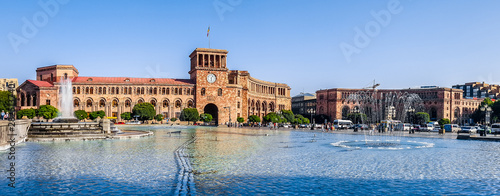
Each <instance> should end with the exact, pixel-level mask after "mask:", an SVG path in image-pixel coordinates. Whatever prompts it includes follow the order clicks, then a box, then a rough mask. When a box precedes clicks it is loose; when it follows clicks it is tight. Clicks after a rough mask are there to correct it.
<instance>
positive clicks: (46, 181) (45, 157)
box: [0, 126, 500, 195]
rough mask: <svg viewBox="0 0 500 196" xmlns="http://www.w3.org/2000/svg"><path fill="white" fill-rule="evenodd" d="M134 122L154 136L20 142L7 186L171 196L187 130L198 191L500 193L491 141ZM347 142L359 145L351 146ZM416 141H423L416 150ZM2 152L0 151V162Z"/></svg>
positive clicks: (496, 146) (496, 147) (26, 190)
mask: <svg viewBox="0 0 500 196" xmlns="http://www.w3.org/2000/svg"><path fill="white" fill-rule="evenodd" d="M120 128H121V129H127V127H120ZM131 128H133V129H139V128H140V127H134V126H132V127H131ZM141 129H144V130H152V131H153V132H154V133H155V135H154V136H152V137H148V138H140V139H126V140H104V141H72V142H55V143H52V142H48V143H31V142H29V143H25V144H21V145H20V146H19V147H18V148H17V149H16V153H17V154H18V156H16V158H18V159H16V171H18V173H16V177H18V179H17V183H18V184H17V188H16V189H15V191H16V192H15V193H17V194H30V193H31V194H35V193H36V194H52V193H55V194H91V195H96V194H115V195H117V194H125V193H127V194H141V195H142V194H162V195H165V194H166V195H171V194H173V191H174V190H175V188H176V184H177V179H176V177H177V172H178V171H179V168H178V167H177V164H176V161H175V158H174V153H173V152H174V150H175V149H176V148H177V147H179V146H180V145H181V144H182V143H184V142H186V141H187V140H188V139H189V138H190V137H191V135H195V136H196V138H197V140H196V142H195V143H193V144H191V145H188V146H187V149H186V154H187V155H188V158H189V160H190V161H191V165H192V167H193V169H194V170H195V171H194V174H195V176H194V178H195V186H196V192H197V194H199V195H248V194H251V195H254V194H265V195H290V194H295V195H297V194H299V195H303V194H316V195H332V194H333V195H336V194H340V195H366V194H375V195H382V194H388V195H429V194H431V195H436V194H439V195H448V194H467V195H498V194H500V191H499V189H498V184H500V180H498V179H499V176H500V170H499V167H496V165H497V164H498V162H499V161H500V143H497V142H495V143H491V142H480V141H458V140H450V139H447V140H443V139H425V138H409V139H410V140H405V139H406V138H404V137H403V138H401V143H402V144H405V145H408V146H410V147H412V148H410V149H407V148H404V149H400V150H386V149H370V150H364V149H362V150H350V149H349V148H341V147H337V146H334V145H332V144H335V143H339V144H340V143H342V141H363V140H364V136H362V135H343V134H331V133H318V132H301V131H283V130H278V131H276V130H268V129H262V130H257V129H255V130H247V129H230V128H210V127H197V128H196V129H194V128H184V129H178V128H173V127H159V126H152V127H142V128H141ZM179 130H180V131H181V133H180V134H169V132H172V131H179ZM373 139H376V138H373ZM431 144H432V145H431ZM356 145H358V146H359V145H361V146H363V145H365V144H355V143H354V144H352V145H351V146H356ZM421 145H424V146H426V147H425V148H417V147H418V146H421ZM369 147H371V148H374V147H373V146H369ZM391 147H392V146H391ZM6 159H7V156H6V153H5V152H1V153H0V164H1V165H2V168H3V167H5V166H6V164H7V163H8V162H7V160H6ZM0 183H2V184H4V185H5V186H0V192H1V193H2V195H4V193H12V192H11V191H12V189H9V188H8V187H7V186H6V184H7V181H6V179H5V178H3V177H2V178H1V180H0ZM15 193H13V194H15Z"/></svg>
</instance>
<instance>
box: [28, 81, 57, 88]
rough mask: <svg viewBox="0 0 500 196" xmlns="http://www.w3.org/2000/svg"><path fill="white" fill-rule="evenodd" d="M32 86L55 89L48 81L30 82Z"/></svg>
mask: <svg viewBox="0 0 500 196" xmlns="http://www.w3.org/2000/svg"><path fill="white" fill-rule="evenodd" d="M28 82H30V83H31V84H33V85H35V86H38V87H53V86H54V85H52V84H51V83H49V82H47V81H38V80H28Z"/></svg>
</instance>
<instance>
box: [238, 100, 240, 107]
mask: <svg viewBox="0 0 500 196" xmlns="http://www.w3.org/2000/svg"><path fill="white" fill-rule="evenodd" d="M239 108H240V102H239V101H238V109H239Z"/></svg>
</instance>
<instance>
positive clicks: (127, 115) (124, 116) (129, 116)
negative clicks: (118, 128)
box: [120, 112, 132, 120]
mask: <svg viewBox="0 0 500 196" xmlns="http://www.w3.org/2000/svg"><path fill="white" fill-rule="evenodd" d="M120 117H122V119H123V120H131V119H132V113H130V112H123V113H121V114H120Z"/></svg>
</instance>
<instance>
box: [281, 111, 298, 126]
mask: <svg viewBox="0 0 500 196" xmlns="http://www.w3.org/2000/svg"><path fill="white" fill-rule="evenodd" d="M281 114H282V115H283V117H285V119H286V122H290V123H293V120H294V119H295V115H293V112H292V111H290V110H281Z"/></svg>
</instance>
